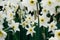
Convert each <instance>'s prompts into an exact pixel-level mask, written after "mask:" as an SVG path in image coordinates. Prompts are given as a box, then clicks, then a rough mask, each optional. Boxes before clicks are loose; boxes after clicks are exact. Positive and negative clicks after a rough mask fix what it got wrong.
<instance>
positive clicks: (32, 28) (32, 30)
mask: <svg viewBox="0 0 60 40" xmlns="http://www.w3.org/2000/svg"><path fill="white" fill-rule="evenodd" d="M34 28H35V26H33V27H31V25H29V28H27V27H25V29H26V30H27V33H26V35H29V34H31V36H32V37H33V33H36V32H35V31H34Z"/></svg>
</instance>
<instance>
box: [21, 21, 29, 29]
mask: <svg viewBox="0 0 60 40" xmlns="http://www.w3.org/2000/svg"><path fill="white" fill-rule="evenodd" d="M20 25H22V27H23V28H25V27H26V26H27V25H28V22H27V21H24V22H22V23H20Z"/></svg>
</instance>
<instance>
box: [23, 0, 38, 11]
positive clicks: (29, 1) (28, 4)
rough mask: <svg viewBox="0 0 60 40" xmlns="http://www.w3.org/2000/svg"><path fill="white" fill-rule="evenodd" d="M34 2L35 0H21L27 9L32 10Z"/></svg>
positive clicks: (34, 8)
mask: <svg viewBox="0 0 60 40" xmlns="http://www.w3.org/2000/svg"><path fill="white" fill-rule="evenodd" d="M36 2H37V0H22V4H23V5H24V6H25V7H27V8H28V12H29V11H34V10H37V9H36Z"/></svg>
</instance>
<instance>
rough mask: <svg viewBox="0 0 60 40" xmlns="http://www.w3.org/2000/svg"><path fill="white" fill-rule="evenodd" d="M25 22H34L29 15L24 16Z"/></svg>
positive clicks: (32, 17)
mask: <svg viewBox="0 0 60 40" xmlns="http://www.w3.org/2000/svg"><path fill="white" fill-rule="evenodd" d="M25 21H28V22H31V21H33V22H34V16H31V14H28V15H26V18H25Z"/></svg>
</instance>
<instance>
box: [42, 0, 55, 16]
mask: <svg viewBox="0 0 60 40" xmlns="http://www.w3.org/2000/svg"><path fill="white" fill-rule="evenodd" d="M41 6H42V7H43V8H46V9H47V10H49V12H50V14H51V15H53V14H54V13H55V7H56V4H55V1H54V0H42V1H41Z"/></svg>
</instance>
